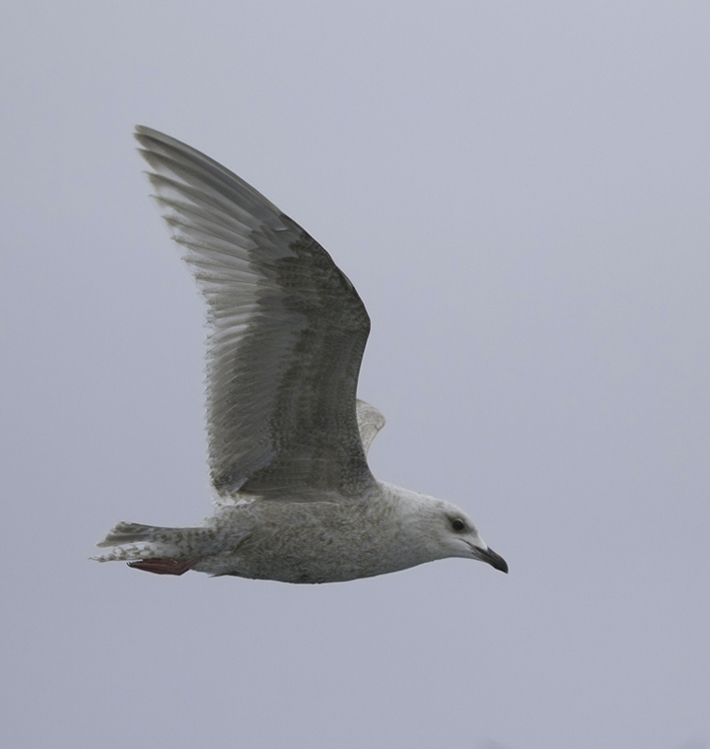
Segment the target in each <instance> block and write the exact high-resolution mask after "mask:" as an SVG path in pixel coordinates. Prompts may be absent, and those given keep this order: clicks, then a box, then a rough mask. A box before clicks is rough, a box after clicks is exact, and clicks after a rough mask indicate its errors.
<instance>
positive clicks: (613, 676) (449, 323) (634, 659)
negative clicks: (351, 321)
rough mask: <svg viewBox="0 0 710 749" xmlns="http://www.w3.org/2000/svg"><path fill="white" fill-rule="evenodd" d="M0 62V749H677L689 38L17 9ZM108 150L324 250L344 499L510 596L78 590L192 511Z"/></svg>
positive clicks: (162, 8) (484, 14)
mask: <svg viewBox="0 0 710 749" xmlns="http://www.w3.org/2000/svg"><path fill="white" fill-rule="evenodd" d="M0 34H1V35H2V37H3V38H2V39H1V40H0V58H1V59H0V71H2V78H1V82H0V86H1V87H2V90H1V92H0V93H1V95H2V102H3V126H2V132H3V146H2V149H1V153H0V158H1V163H0V174H1V175H2V176H1V178H0V179H1V183H2V203H1V204H2V207H3V216H4V217H3V232H2V250H1V252H2V258H1V261H0V262H1V265H0V286H1V289H0V314H1V328H0V336H1V339H0V343H1V345H2V355H1V360H0V377H1V378H2V387H1V390H0V398H1V403H2V425H3V426H2V433H0V439H1V440H2V449H1V453H0V454H1V455H2V462H3V468H2V471H1V472H0V480H1V481H2V489H1V491H2V497H3V502H2V506H1V508H0V512H1V513H2V523H3V528H4V534H3V543H2V547H1V551H0V553H1V554H2V570H3V574H2V599H3V603H4V613H3V617H2V625H1V626H2V630H3V631H2V637H0V642H2V646H1V647H2V649H3V651H4V652H3V654H2V663H3V669H2V670H3V674H4V676H5V684H4V686H3V689H4V690H6V691H5V693H4V694H3V696H2V699H1V700H0V704H1V705H2V708H0V709H1V710H2V711H3V712H4V713H5V714H4V715H2V716H1V719H0V738H2V744H3V745H4V746H12V747H32V748H33V749H34V748H35V747H42V746H52V747H72V749H73V748H75V747H86V746H101V747H102V749H118V747H123V746H125V745H126V742H127V741H128V742H134V743H135V742H136V741H139V742H140V743H141V745H145V746H152V747H155V748H156V749H162V748H163V747H165V748H166V749H167V748H168V747H170V749H187V748H190V749H192V748H193V747H196V746H209V747H211V748H215V749H227V748H228V747H248V748H249V749H273V748H274V747H296V748H298V749H300V748H301V747H303V748H305V747H308V748H309V749H332V747H336V746H337V747H338V748H339V749H362V748H364V747H367V749H372V748H374V749H377V747H405V746H406V747H408V748H411V749H432V748H433V747H444V746H460V747H469V746H470V747H483V746H500V747H504V749H552V748H554V747H574V748H575V749H599V748H600V747H624V749H669V748H675V747H679V746H681V745H684V746H686V747H691V746H692V747H693V748H694V749H700V748H701V747H704V746H707V739H708V737H710V717H708V716H709V715H710V711H708V707H707V706H708V705H709V704H710V636H709V632H708V622H709V621H710V603H709V602H710V583H709V577H710V576H709V575H708V568H709V565H708V538H709V537H710V503H709V502H708V488H709V484H710V481H709V478H710V476H709V474H710V460H708V450H709V448H710V432H709V427H708V424H709V423H710V421H709V419H710V360H709V355H708V351H709V350H710V346H709V344H710V341H709V340H708V338H709V336H708V329H709V326H710V294H709V293H708V277H709V273H710V256H709V253H708V250H709V247H710V210H709V208H708V206H709V200H710V149H709V148H708V137H709V134H710V104H709V103H708V99H709V97H708V74H709V71H710V44H708V39H710V5H709V4H708V3H706V2H700V1H698V2H691V1H688V2H653V1H650V2H630V1H629V0H616V1H615V2H602V1H597V2H567V1H563V0H559V1H558V2H552V1H551V0H541V2H535V3H531V2H528V1H527V0H512V1H511V2H478V1H474V2H471V1H468V2H442V1H441V0H439V1H438V2H427V3H424V2H415V1H412V0H407V1H406V2H404V1H402V2H394V1H391V0H378V1H377V2H351V3H345V2H330V3H325V2H315V0H313V1H311V2H306V1H305V0H304V1H301V0H293V1H291V2H283V1H281V2H269V1H268V0H258V2H256V1H254V2H252V1H249V2H240V1H237V2H226V1H225V2H207V3H197V2H194V3H188V2H170V3H168V2H158V1H157V0H149V1H147V2H145V1H144V2H140V3H139V2H121V3H114V4H109V3H89V2H63V3H56V2H47V1H45V2H42V1H41V0H40V1H39V2H22V3H20V2H17V1H13V2H9V3H6V5H5V9H4V13H3V23H2V28H1V29H0ZM135 123H142V124H145V125H149V126H151V127H155V128H158V129H160V130H164V131H165V132H167V133H169V134H170V135H173V136H175V137H177V138H179V139H181V140H184V141H186V142H188V143H189V144H191V145H193V146H195V147H196V148H198V149H200V150H202V151H204V152H206V153H207V154H209V155H210V156H212V157H214V158H216V159H217V160H219V161H220V162H222V163H223V164H225V165H226V166H228V167H229V168H231V169H233V170H234V171H236V172H237V173H238V174H240V175H241V176H242V177H244V178H245V179H247V180H248V181H250V182H252V183H253V184H254V186H255V187H257V189H259V190H260V191H262V192H263V193H264V194H265V195H266V196H267V197H269V198H270V199H271V200H272V201H274V202H275V203H276V204H277V205H278V206H279V207H280V208H281V209H282V210H284V211H285V212H286V213H288V214H289V215H291V216H292V217H293V218H294V219H296V220H297V221H298V222H299V223H301V224H302V225H303V227H304V228H305V229H306V230H307V231H309V232H310V233H311V234H313V235H314V236H315V237H316V238H317V239H318V240H319V241H320V242H321V243H322V244H324V246H325V247H326V248H327V249H328V250H329V252H330V253H331V254H332V256H333V258H334V259H335V261H336V262H337V263H338V265H339V266H340V267H341V268H342V269H343V270H344V271H345V272H346V273H347V274H348V276H349V277H350V279H351V280H352V281H353V282H354V283H355V285H356V286H357V288H358V290H359V292H360V294H361V296H362V298H363V300H364V301H365V304H366V305H367V307H368V310H369V312H370V315H371V317H372V320H373V332H372V335H371V338H370V343H369V346H368V350H367V352H366V354H365V361H364V369H363V374H362V379H361V388H360V392H361V395H362V396H363V397H365V398H366V399H367V400H369V401H371V402H372V403H374V404H375V405H377V406H378V407H379V408H380V409H381V410H382V411H383V412H384V413H385V415H386V416H387V418H388V425H387V427H386V429H385V430H384V431H383V432H382V433H381V435H380V436H379V437H378V438H377V440H376V442H375V444H374V446H373V448H372V451H371V464H372V467H373V470H374V472H375V474H376V475H377V476H378V477H379V478H381V479H384V480H388V481H392V482H394V483H398V484H401V485H403V486H406V487H409V488H412V489H418V490H420V491H423V492H426V493H430V494H435V495H437V496H441V497H442V498H445V499H448V500H450V501H453V502H455V503H457V504H459V505H461V506H462V507H464V508H465V509H466V510H467V511H468V512H469V513H470V514H471V515H472V516H473V517H474V518H475V519H476V520H477V521H478V523H479V525H480V527H481V529H482V532H483V535H484V538H485V539H486V540H487V541H488V543H489V544H490V545H491V546H492V547H493V548H494V549H495V550H496V551H498V552H499V553H500V554H502V555H503V556H504V557H505V558H506V559H507V560H508V562H509V564H510V568H511V573H510V575H509V576H508V577H505V576H503V575H501V574H499V573H497V572H495V571H494V570H492V569H491V568H489V567H487V566H485V565H483V564H471V563H468V562H465V561H463V560H446V561H442V562H437V563H435V564H431V565H426V566H423V567H419V568H415V569H411V570H407V571H405V572H401V573H397V574H394V575H388V576H384V577H381V578H374V579H370V580H361V581H356V582H351V583H345V584H335V585H325V586H316V587H301V586H288V585H284V584H279V583H270V582H253V581H248V580H241V579H237V578H227V579H209V578H207V577H206V576H204V575H198V574H188V575H186V576H184V577H182V578H161V577H157V576H153V575H148V574H144V573H140V572H136V571H133V570H129V569H127V568H126V567H125V566H124V565H121V564H110V565H98V564H94V563H91V562H88V561H87V557H88V556H90V555H91V554H92V553H93V552H94V549H93V543H94V542H95V541H96V540H98V539H100V538H101V537H103V535H104V534H105V532H106V531H107V530H108V529H109V528H110V526H111V525H113V523H115V522H116V521H118V520H134V521H139V522H141V521H142V522H148V523H157V524H161V525H180V524H189V523H191V522H194V521H195V520H199V519H200V518H201V517H203V516H205V515H207V514H209V513H210V506H209V503H208V491H207V471H206V467H205V456H206V448H205V439H204V432H203V395H202V379H203V348H202V339H203V335H204V330H203V309H202V303H201V301H200V299H199V298H198V296H197V293H196V291H195V289H194V288H193V284H192V281H191V279H190V277H189V274H188V272H187V270H186V269H185V268H184V267H182V264H181V262H180V261H179V259H178V255H179V253H178V250H177V248H176V247H174V246H172V244H171V242H170V241H169V239H168V235H167V232H166V231H165V228H164V227H163V226H162V225H161V221H160V219H159V218H158V213H157V210H156V209H155V207H154V206H152V205H151V202H150V201H149V199H148V197H147V196H148V193H149V188H148V184H147V181H146V180H145V178H144V177H143V176H142V174H141V170H142V168H143V165H142V163H141V160H140V159H139V157H138V156H137V155H136V154H135V153H134V152H133V147H134V144H133V141H132V138H131V129H132V127H133V125H134V124H135ZM2 734H4V736H3V735H2Z"/></svg>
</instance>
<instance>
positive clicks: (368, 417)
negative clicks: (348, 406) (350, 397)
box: [357, 399, 385, 455]
mask: <svg viewBox="0 0 710 749" xmlns="http://www.w3.org/2000/svg"><path fill="white" fill-rule="evenodd" d="M357 425H358V429H359V430H360V439H361V440H362V448H363V450H364V451H365V455H367V453H368V451H369V449H370V445H371V444H372V440H374V439H375V437H377V433H378V432H379V431H380V429H382V427H383V426H384V425H385V417H384V416H383V415H382V414H381V413H380V411H378V410H377V409H376V408H375V407H374V406H371V405H370V404H369V403H365V401H361V400H360V399H358V401H357Z"/></svg>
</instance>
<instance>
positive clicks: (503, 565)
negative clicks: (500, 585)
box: [473, 546, 508, 575]
mask: <svg viewBox="0 0 710 749" xmlns="http://www.w3.org/2000/svg"><path fill="white" fill-rule="evenodd" d="M473 555H474V557H475V558H476V559H480V560H481V561H482V562H486V563H487V564H490V565H491V567H493V568H494V569H496V570H500V571H501V572H505V574H506V575H507V574H508V563H507V562H506V561H505V559H503V557H502V556H500V555H498V554H496V553H495V551H493V549H485V550H484V549H479V548H478V547H476V546H474V547H473Z"/></svg>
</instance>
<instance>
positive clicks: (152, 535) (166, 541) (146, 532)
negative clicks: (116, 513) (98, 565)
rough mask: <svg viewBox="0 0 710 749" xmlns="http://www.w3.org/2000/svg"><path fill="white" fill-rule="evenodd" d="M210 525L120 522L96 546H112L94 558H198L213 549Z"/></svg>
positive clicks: (129, 559)
mask: <svg viewBox="0 0 710 749" xmlns="http://www.w3.org/2000/svg"><path fill="white" fill-rule="evenodd" d="M212 536H213V533H212V531H211V529H210V528H161V527H160V526H157V525H141V524H140V523H119V524H118V525H116V526H115V527H114V528H112V529H111V530H110V531H109V533H108V535H107V536H106V538H105V539H104V540H103V541H101V542H100V543H98V544H97V546H99V547H102V548H106V547H111V550H110V551H108V552H107V553H105V554H101V555H100V556H97V557H92V559H94V560H96V561H97V562H113V561H118V560H123V561H131V560H137V559H151V558H160V559H172V560H185V559H193V560H194V559H195V558H198V557H201V556H203V555H204V554H205V553H209V552H210V551H211V548H210V547H211V545H212V544H211V541H212Z"/></svg>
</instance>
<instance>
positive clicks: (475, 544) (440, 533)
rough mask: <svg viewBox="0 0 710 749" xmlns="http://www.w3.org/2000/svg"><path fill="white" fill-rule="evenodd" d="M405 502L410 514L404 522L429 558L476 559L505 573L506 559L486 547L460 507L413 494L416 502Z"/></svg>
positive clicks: (410, 498) (411, 500) (412, 500)
mask: <svg viewBox="0 0 710 749" xmlns="http://www.w3.org/2000/svg"><path fill="white" fill-rule="evenodd" d="M400 491H401V490H400ZM412 495H414V493H413V492H412ZM408 499H409V500H410V502H411V504H410V502H407V504H408V505H409V509H410V511H411V514H410V515H409V518H408V523H407V524H408V525H410V532H411V533H413V535H415V536H416V537H417V539H416V544H417V545H418V546H420V548H421V547H424V548H425V549H426V553H427V554H428V555H429V556H430V557H431V559H444V558H446V557H462V558H464V559H477V560H479V561H481V562H486V564H490V565H491V567H493V568H494V569H497V570H500V571H501V572H505V573H507V572H508V564H507V563H506V561H505V559H503V557H501V556H500V555H499V554H496V553H495V551H493V549H491V548H489V547H488V544H486V542H485V541H484V540H483V539H482V538H481V536H480V535H479V533H478V530H477V529H476V526H475V525H474V523H473V521H472V520H471V518H470V517H468V515H467V514H466V513H465V512H464V511H463V510H462V509H461V508H460V507H456V505H453V504H451V503H450V502H445V501H444V500H441V499H435V498H434V497H427V496H424V495H421V494H420V495H416V499H415V498H414V496H411V495H410V497H409V498H408ZM408 514H409V513H408Z"/></svg>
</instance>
